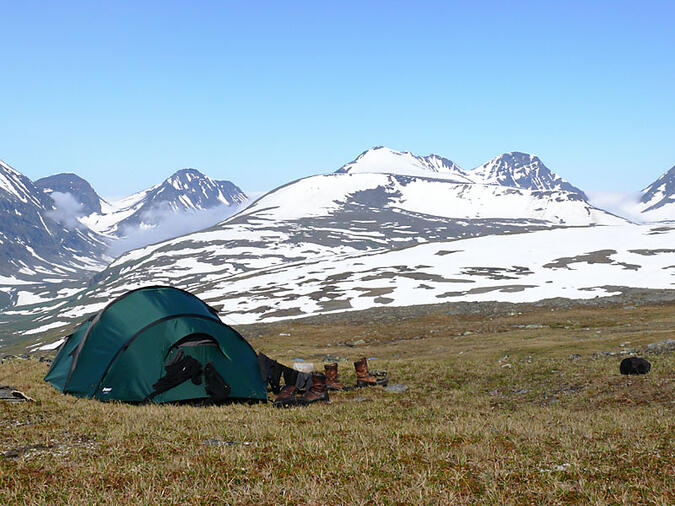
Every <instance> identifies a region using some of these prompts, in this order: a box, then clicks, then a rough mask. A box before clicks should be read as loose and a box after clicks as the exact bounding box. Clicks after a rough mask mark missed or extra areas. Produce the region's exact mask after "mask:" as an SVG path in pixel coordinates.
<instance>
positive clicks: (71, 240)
mask: <svg viewBox="0 0 675 506" xmlns="http://www.w3.org/2000/svg"><path fill="white" fill-rule="evenodd" d="M53 212H54V201H53V200H52V199H51V197H49V195H47V194H46V193H44V192H43V191H42V190H41V189H40V188H38V187H37V186H35V185H34V184H33V182H32V181H31V180H30V179H28V178H27V177H26V176H24V175H23V174H21V173H20V172H19V171H17V170H15V169H13V168H12V167H10V166H9V165H8V164H6V163H4V162H0V216H2V219H1V220H0V286H1V285H12V284H13V283H17V282H18V283H26V282H30V281H32V280H40V279H42V278H45V277H52V278H53V277H56V279H57V280H58V279H60V278H61V277H66V278H71V277H77V276H78V273H80V274H81V273H82V271H91V270H92V269H98V268H100V267H102V265H103V263H104V261H105V260H108V259H106V258H105V256H104V254H103V253H104V250H105V242H104V240H103V238H101V237H100V236H98V235H97V234H95V233H92V232H91V231H89V230H87V229H86V228H84V227H82V228H79V227H75V228H70V229H69V228H66V227H65V226H63V225H61V224H59V223H57V222H56V221H55V220H54V219H53V218H52V213H53ZM3 276H4V277H3Z"/></svg>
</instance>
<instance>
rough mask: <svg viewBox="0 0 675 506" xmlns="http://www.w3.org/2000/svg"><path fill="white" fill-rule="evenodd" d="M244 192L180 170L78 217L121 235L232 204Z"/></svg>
mask: <svg viewBox="0 0 675 506" xmlns="http://www.w3.org/2000/svg"><path fill="white" fill-rule="evenodd" d="M246 200H247V196H246V194H245V193H244V192H243V191H242V190H241V189H240V188H239V187H238V186H236V185H235V184H234V183H232V182H230V181H216V180H214V179H211V178H210V177H208V176H206V175H204V174H202V173H201V172H199V171H198V170H196V169H182V170H179V171H177V172H176V173H174V174H173V175H172V176H171V177H169V178H167V179H166V180H164V181H163V182H162V183H160V184H158V185H155V186H153V187H151V188H148V189H146V190H143V191H140V192H138V193H135V194H133V195H131V196H129V197H126V198H124V199H122V200H119V201H117V202H112V203H111V204H108V203H106V202H105V201H103V202H102V206H101V210H100V211H98V212H94V213H92V214H89V215H88V216H86V217H84V218H82V220H81V221H82V222H83V223H85V224H86V225H87V226H88V227H90V228H92V229H93V230H96V231H97V232H99V233H102V234H105V235H110V236H116V237H120V236H124V235H125V233H126V232H127V231H128V230H135V229H138V228H142V229H147V228H152V227H153V226H155V225H156V224H157V223H158V221H159V220H160V219H162V218H164V217H166V216H167V215H170V214H171V213H175V212H178V211H198V210H205V209H212V208H214V207H218V206H236V205H239V204H241V203H243V202H245V201H246Z"/></svg>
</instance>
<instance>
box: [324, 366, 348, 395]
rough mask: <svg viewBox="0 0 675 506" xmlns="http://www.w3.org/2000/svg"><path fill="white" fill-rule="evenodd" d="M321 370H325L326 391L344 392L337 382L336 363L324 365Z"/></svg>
mask: <svg viewBox="0 0 675 506" xmlns="http://www.w3.org/2000/svg"><path fill="white" fill-rule="evenodd" d="M323 368H324V369H325V370H326V386H327V387H328V390H329V391H334V390H344V389H345V386H344V385H343V384H342V383H340V382H339V381H338V365H337V362H333V363H332V364H324V365H323Z"/></svg>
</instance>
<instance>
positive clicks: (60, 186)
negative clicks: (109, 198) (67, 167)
mask: <svg viewBox="0 0 675 506" xmlns="http://www.w3.org/2000/svg"><path fill="white" fill-rule="evenodd" d="M34 184H35V186H36V187H38V188H40V189H41V190H42V191H43V192H45V193H47V194H52V193H54V192H58V193H69V194H71V195H72V196H73V197H74V198H75V200H76V201H77V202H79V203H80V205H81V212H82V215H90V214H93V213H99V214H100V213H101V206H102V205H103V206H105V205H106V204H107V202H106V201H105V200H103V199H102V198H101V197H100V196H99V195H98V193H96V191H95V190H94V189H93V188H92V187H91V185H90V184H89V183H88V182H87V181H86V180H84V179H82V178H81V177H80V176H78V175H77V174H72V173H69V172H68V173H62V174H55V175H53V176H47V177H43V178H41V179H38V180H36V181H35V182H34Z"/></svg>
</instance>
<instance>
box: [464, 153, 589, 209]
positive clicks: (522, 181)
mask: <svg viewBox="0 0 675 506" xmlns="http://www.w3.org/2000/svg"><path fill="white" fill-rule="evenodd" d="M469 175H470V177H471V178H472V179H473V180H474V181H475V182H482V183H485V184H498V185H502V186H510V187H513V188H522V189H525V190H561V191H566V192H570V193H574V194H576V195H578V196H580V197H581V198H582V199H584V200H588V198H587V197H586V194H585V193H584V192H583V191H581V190H580V189H579V188H577V187H576V186H573V185H571V184H570V183H568V182H567V181H565V180H564V179H563V178H561V177H560V176H558V175H557V174H555V173H554V172H552V171H551V170H549V168H548V167H546V165H544V163H543V162H542V161H541V160H540V159H539V158H538V157H537V156H535V155H529V154H527V153H519V152H517V151H515V152H512V153H504V154H503V155H499V156H497V157H495V158H493V159H492V160H490V161H489V162H487V163H484V164H483V165H480V166H479V167H476V168H475V169H474V170H472V171H471V172H470V173H469Z"/></svg>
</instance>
